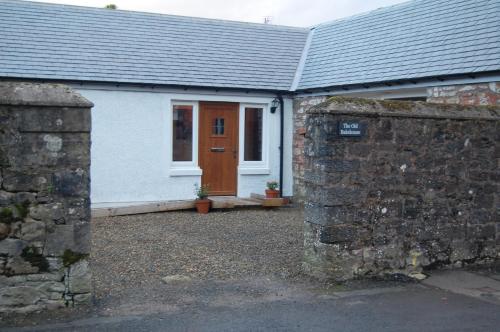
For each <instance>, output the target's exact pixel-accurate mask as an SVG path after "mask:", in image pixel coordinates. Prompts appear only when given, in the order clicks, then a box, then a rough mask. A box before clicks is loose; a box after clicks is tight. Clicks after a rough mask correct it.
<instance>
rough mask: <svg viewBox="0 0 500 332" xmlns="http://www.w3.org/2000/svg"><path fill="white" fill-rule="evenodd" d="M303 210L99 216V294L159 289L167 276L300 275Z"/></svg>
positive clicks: (95, 237) (95, 249) (95, 260)
mask: <svg viewBox="0 0 500 332" xmlns="http://www.w3.org/2000/svg"><path fill="white" fill-rule="evenodd" d="M302 220H303V218H302V211H301V210H299V209H295V208H283V209H280V210H227V211H212V212H210V213H209V214H207V215H200V214H197V213H195V212H192V211H186V212H167V213H157V214H144V215H135V216H123V217H111V218H96V219H94V220H92V226H93V228H92V254H91V258H92V269H93V276H94V285H95V294H96V296H97V299H100V298H104V297H106V296H108V295H114V296H116V295H119V294H120V293H121V292H123V291H127V290H129V289H131V288H142V289H144V288H145V287H146V288H147V287H148V286H150V287H155V285H158V283H159V282H160V281H161V278H162V277H165V276H168V275H185V276H188V277H190V278H191V279H193V280H194V281H196V280H236V279H240V280H242V279H252V278H256V277H257V278H260V277H268V278H278V279H292V278H296V277H298V275H299V273H300V263H301V258H302V248H303V234H302V232H303V228H302Z"/></svg>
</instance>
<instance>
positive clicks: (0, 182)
mask: <svg viewBox="0 0 500 332" xmlns="http://www.w3.org/2000/svg"><path fill="white" fill-rule="evenodd" d="M91 107H92V104H91V103H90V102H88V101H87V100H85V99H84V98H83V97H81V96H80V95H78V94H77V93H75V92H73V91H72V90H71V89H69V88H68V87H65V86H62V85H53V84H29V83H9V82H0V313H10V312H20V313H26V312H32V311H39V310H43V309H51V308H58V307H64V306H66V305H73V304H75V303H87V302H89V300H90V297H91V279H90V269H89V263H88V259H87V257H88V254H89V253H90V198H89V193H90V174H89V171H90V108H91Z"/></svg>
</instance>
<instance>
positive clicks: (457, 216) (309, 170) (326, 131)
mask: <svg viewBox="0 0 500 332" xmlns="http://www.w3.org/2000/svg"><path fill="white" fill-rule="evenodd" d="M344 124H345V126H344ZM346 127H349V128H348V130H345V128H346ZM353 128H354V129H353ZM341 129H344V131H343V132H342V131H341ZM358 129H359V130H358ZM499 143H500V108H495V107H491V106H488V107H481V106H459V105H435V104H427V103H422V102H417V103H412V102H400V101H375V100H364V99H350V98H341V97H334V98H330V99H329V100H328V101H327V102H325V103H322V104H319V105H317V106H315V107H313V108H311V109H309V111H308V114H307V119H306V135H305V142H304V165H305V171H304V183H305V190H306V193H305V197H306V202H305V233H304V234H305V257H304V268H305V271H306V272H308V273H309V274H311V275H313V276H316V277H319V278H328V279H329V278H331V279H335V280H339V281H340V280H347V279H352V278H358V277H365V276H382V275H385V274H394V273H399V274H405V275H409V276H415V277H417V276H418V277H421V276H422V275H421V272H422V270H423V269H425V268H436V267H440V266H449V265H452V266H463V265H464V264H473V263H474V264H479V263H487V262H492V261H493V260H495V259H498V257H499V251H500V250H499V249H500V219H499V215H498V207H499V206H500V195H499V192H500V190H499V189H500V144H499Z"/></svg>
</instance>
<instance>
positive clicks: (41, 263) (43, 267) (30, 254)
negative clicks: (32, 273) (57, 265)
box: [21, 246, 49, 272]
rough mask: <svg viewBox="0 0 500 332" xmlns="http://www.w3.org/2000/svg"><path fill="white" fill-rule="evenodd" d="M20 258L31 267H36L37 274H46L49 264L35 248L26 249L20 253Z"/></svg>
mask: <svg viewBox="0 0 500 332" xmlns="http://www.w3.org/2000/svg"><path fill="white" fill-rule="evenodd" d="M21 257H22V258H24V260H25V261H27V262H29V263H30V264H31V265H33V266H36V267H37V268H38V271H39V272H47V271H48V270H49V262H48V261H47V258H45V256H43V255H42V254H41V253H40V252H39V251H38V249H37V248H36V247H33V246H31V247H26V248H24V249H23V252H22V253H21Z"/></svg>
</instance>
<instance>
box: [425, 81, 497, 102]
mask: <svg viewBox="0 0 500 332" xmlns="http://www.w3.org/2000/svg"><path fill="white" fill-rule="evenodd" d="M427 95H428V97H427V101H428V102H430V103H439V104H460V105H500V82H492V83H478V84H466V85H451V86H439V87H434V88H428V89H427Z"/></svg>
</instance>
